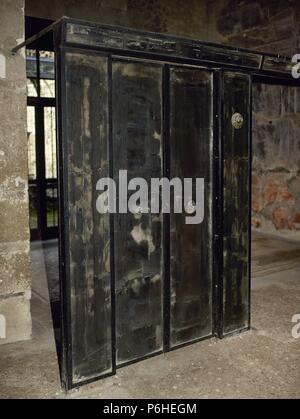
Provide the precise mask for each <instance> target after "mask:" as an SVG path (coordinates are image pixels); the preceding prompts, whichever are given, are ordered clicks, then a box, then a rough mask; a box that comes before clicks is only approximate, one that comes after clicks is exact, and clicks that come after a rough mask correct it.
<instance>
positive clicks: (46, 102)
mask: <svg viewBox="0 0 300 419" xmlns="http://www.w3.org/2000/svg"><path fill="white" fill-rule="evenodd" d="M51 23H52V21H49V20H46V19H38V18H32V17H26V20H25V28H26V38H29V37H30V36H32V35H34V34H35V33H37V32H39V31H40V30H42V29H44V28H45V27H47V26H49V24H51ZM26 73H27V141H28V174H29V179H28V190H29V226H30V240H31V261H32V306H31V310H32V318H33V334H34V336H37V337H38V338H41V339H43V338H47V339H49V340H51V341H52V343H53V344H52V345H49V346H50V347H53V349H54V350H55V347H56V351H57V354H58V355H59V348H60V290H59V269H58V265H59V261H58V184H57V148H56V108H55V107H56V99H55V87H56V86H55V55H54V48H53V39H52V36H46V37H43V38H40V39H39V40H37V41H36V42H34V43H33V44H31V45H30V46H28V48H27V49H26ZM53 331H54V333H53ZM53 338H54V339H53ZM54 341H55V343H56V345H54Z"/></svg>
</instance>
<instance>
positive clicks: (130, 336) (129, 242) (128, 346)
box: [112, 61, 163, 364]
mask: <svg viewBox="0 0 300 419" xmlns="http://www.w3.org/2000/svg"><path fill="white" fill-rule="evenodd" d="M112 72H113V77H112V82H113V91H112V120H113V147H114V156H113V160H114V162H113V166H114V176H115V179H116V180H118V174H119V170H128V181H129V180H130V179H132V178H136V177H141V178H144V179H145V180H146V181H147V182H148V185H150V184H151V178H160V177H161V176H162V158H161V155H162V68H161V66H156V65H149V64H143V63H134V62H132V63H126V62H118V61H115V62H113V69H112ZM130 194H132V192H130ZM130 194H129V195H128V196H130ZM162 271H163V252H162V216H161V215H160V214H150V213H149V214H131V213H128V214H116V215H115V281H116V341H117V364H122V363H125V362H128V361H132V360H135V359H138V358H141V357H144V356H147V355H150V354H152V353H155V352H157V351H160V350H162V344H163V314H162V313H163V279H162Z"/></svg>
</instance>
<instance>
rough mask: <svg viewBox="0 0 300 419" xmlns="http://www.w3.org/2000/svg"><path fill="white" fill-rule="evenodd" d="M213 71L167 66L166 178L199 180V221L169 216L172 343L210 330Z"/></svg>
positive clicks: (184, 340)
mask: <svg viewBox="0 0 300 419" xmlns="http://www.w3.org/2000/svg"><path fill="white" fill-rule="evenodd" d="M212 75H213V73H212V72H211V71H207V70H203V69H197V68H180V67H172V68H171V69H170V115H169V123H170V139H169V141H170V177H171V178H172V179H173V178H177V177H178V178H179V179H181V180H182V181H183V180H184V179H193V181H195V179H197V178H198V179H204V191H201V192H202V193H203V192H204V218H203V220H201V222H200V220H199V223H196V224H187V222H186V216H187V214H186V212H185V211H184V212H183V213H181V214H175V213H173V214H172V215H171V236H170V238H171V240H170V246H171V249H170V255H171V257H170V273H171V291H170V292H171V307H170V308H171V315H170V318H171V321H170V347H171V348H173V347H176V346H179V345H182V344H185V343H188V342H192V341H195V340H198V339H200V338H204V337H208V336H210V335H211V334H212V331H213V325H212V289H213V284H212V163H213V155H212V150H213V76H212ZM198 192H200V191H198ZM194 193H195V191H194ZM194 200H195V201H196V200H199V196H198V197H197V198H196V197H194ZM184 210H185V209H184ZM194 216H196V214H194Z"/></svg>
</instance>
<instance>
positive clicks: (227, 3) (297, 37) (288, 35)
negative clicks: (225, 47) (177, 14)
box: [208, 0, 300, 54]
mask: <svg viewBox="0 0 300 419" xmlns="http://www.w3.org/2000/svg"><path fill="white" fill-rule="evenodd" d="M299 6H300V2H299V0H208V10H209V34H208V36H209V38H210V39H211V40H213V41H217V42H223V43H226V44H231V45H235V46H240V47H245V48H251V49H258V50H263V51H267V52H272V53H274V52H276V53H277V52H278V53H281V54H295V52H296V51H297V48H299V41H300V33H299V28H300V7H299Z"/></svg>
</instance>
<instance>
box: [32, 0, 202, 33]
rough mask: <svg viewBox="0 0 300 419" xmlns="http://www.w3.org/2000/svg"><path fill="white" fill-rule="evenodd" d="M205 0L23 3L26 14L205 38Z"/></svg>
mask: <svg viewBox="0 0 300 419" xmlns="http://www.w3.org/2000/svg"><path fill="white" fill-rule="evenodd" d="M206 5H207V0H186V1H182V0H85V1H81V2H80V3H79V2H78V1H76V0H44V1H37V0H26V15H28V16H36V17H42V18H48V19H53V20H56V19H59V18H60V17H61V16H69V17H75V18H81V19H89V20H93V21H97V22H101V23H108V24H112V25H121V26H127V27H132V28H136V29H144V30H149V31H154V32H163V33H168V34H176V35H181V36H188V37H194V38H199V39H206V38H207V30H208V25H207V7H206Z"/></svg>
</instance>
